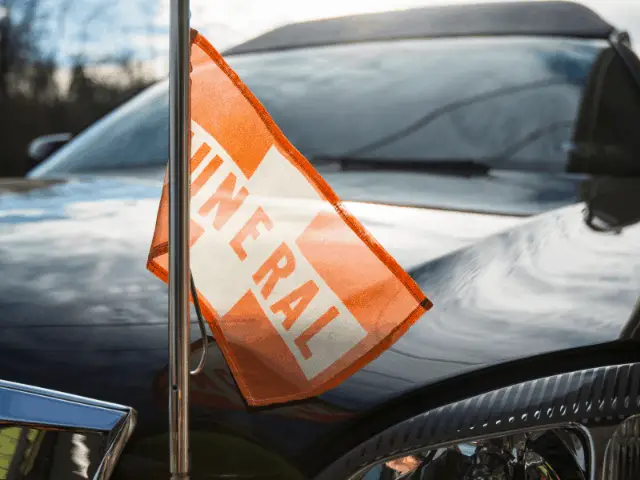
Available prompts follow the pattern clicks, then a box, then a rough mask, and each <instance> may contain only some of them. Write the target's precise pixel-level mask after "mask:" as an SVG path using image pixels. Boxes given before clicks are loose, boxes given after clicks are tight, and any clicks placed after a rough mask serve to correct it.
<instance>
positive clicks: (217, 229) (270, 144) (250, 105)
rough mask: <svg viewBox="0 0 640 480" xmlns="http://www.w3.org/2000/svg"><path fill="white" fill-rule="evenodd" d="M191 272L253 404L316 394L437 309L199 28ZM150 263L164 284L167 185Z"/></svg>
mask: <svg viewBox="0 0 640 480" xmlns="http://www.w3.org/2000/svg"><path fill="white" fill-rule="evenodd" d="M192 33H193V34H192V45H191V102H190V109H191V150H190V171H191V197H190V232H191V233H190V234H191V243H190V245H191V247H190V248H191V272H192V274H193V278H194V282H195V285H196V288H197V289H198V297H199V300H200V303H201V308H202V311H203V314H204V316H205V318H206V320H207V322H208V323H209V326H210V327H211V329H212V331H213V334H214V336H215V338H216V340H217V343H218V346H219V347H220V349H221V350H222V353H223V354H224V357H225V359H226V361H227V362H228V364H229V367H230V368H231V371H232V373H233V375H234V378H235V380H236V382H237V384H238V387H239V388H240V391H241V392H242V394H243V395H244V397H245V399H246V400H247V402H248V403H249V404H250V405H256V406H257V405H268V404H272V403H280V402H287V401H291V400H300V399H304V398H309V397H312V396H316V395H319V394H321V393H323V392H325V391H327V390H329V389H331V388H333V387H335V386H336V385H338V384H339V383H340V382H342V381H343V380H344V379H345V378H347V377H348V376H350V375H352V374H353V373H355V372H356V371H358V370H359V369H360V368H362V367H363V366H364V365H366V364H367V363H368V362H370V361H371V360H373V359H374V358H376V357H377V356H379V355H380V354H381V353H382V352H383V351H384V350H385V349H387V348H388V347H389V346H390V345H391V344H392V343H393V342H395V341H396V340H397V339H398V338H399V337H400V336H401V335H402V334H403V333H405V332H406V331H407V329H408V328H409V327H410V326H411V325H412V324H413V323H414V322H415V321H416V320H417V319H418V318H419V317H420V316H421V315H422V314H423V313H424V312H425V311H427V310H428V309H429V308H430V307H431V303H430V302H429V300H427V298H426V297H425V295H424V294H423V293H422V292H421V291H420V288H419V287H418V286H417V284H416V283H415V282H414V281H413V279H411V277H410V276H409V275H408V274H407V273H406V272H405V271H404V270H403V269H402V268H401V267H400V266H399V265H398V264H397V263H396V261H395V260H394V259H393V258H392V257H391V256H390V255H389V254H388V253H387V252H386V251H385V250H384V249H383V248H382V247H381V246H380V245H379V244H378V243H377V242H376V241H375V240H374V239H373V238H372V237H371V236H370V234H369V233H368V232H367V231H366V230H365V229H364V227H363V226H362V225H361V224H360V223H359V222H358V221H357V220H356V219H355V218H354V217H353V216H351V215H350V214H349V213H348V212H347V211H346V210H345V209H344V207H343V206H342V204H341V203H340V200H339V199H338V197H337V196H336V195H335V193H334V192H333V191H332V190H331V188H330V187H329V186H328V184H327V183H326V182H325V181H324V180H323V179H322V177H321V176H320V175H319V174H318V173H317V172H316V171H315V170H314V168H313V167H312V166H311V164H310V163H309V162H308V161H307V160H306V159H305V158H304V157H303V156H302V154H300V153H299V152H298V151H297V150H296V149H295V147H294V146H293V145H292V144H291V143H290V142H289V141H288V140H287V139H286V138H285V136H284V135H283V133H282V132H281V131H280V129H279V128H278V127H277V126H276V124H275V123H274V122H273V120H272V119H271V117H270V116H269V114H268V113H267V112H266V110H265V109H264V108H263V106H262V105H261V104H260V102H259V101H258V100H257V99H256V98H255V97H254V95H253V94H252V93H251V92H250V91H249V89H248V88H247V87H246V86H245V85H244V84H243V83H242V81H241V80H240V79H239V78H238V76H237V75H236V73H235V72H233V70H231V68H230V67H229V66H228V65H227V64H226V62H225V61H224V60H223V59H222V57H221V56H220V55H219V54H218V52H216V51H215V49H214V48H213V47H212V46H211V44H210V43H209V42H208V41H207V40H206V39H205V38H204V37H202V36H201V35H200V34H199V33H197V32H195V31H193V32H192ZM166 182H167V181H166V179H165V184H164V188H163V191H162V197H161V200H160V207H159V210H158V218H157V221H156V229H155V233H154V236H153V241H152V245H151V250H150V253H149V259H148V263H147V267H148V269H149V270H150V271H151V272H153V273H154V274H155V275H156V276H157V277H159V278H160V279H162V280H163V281H164V282H167V281H168V272H167V268H168V254H167V251H168V223H169V220H168V185H167V183H166Z"/></svg>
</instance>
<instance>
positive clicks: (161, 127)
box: [34, 37, 602, 175]
mask: <svg viewBox="0 0 640 480" xmlns="http://www.w3.org/2000/svg"><path fill="white" fill-rule="evenodd" d="M601 48H602V44H601V42H596V41H587V40H570V39H556V38H528V37H522V38H458V39H437V40H436V39H422V40H402V41H400V40H398V41H388V42H374V43H365V44H353V45H337V46H329V47H321V48H312V49H299V50H290V51H280V52H269V53H260V54H248V55H247V54H245V55H239V56H230V57H228V58H227V61H228V62H229V63H230V64H231V66H232V67H233V68H234V69H235V70H236V71H237V72H238V74H239V75H240V77H241V78H242V79H243V80H244V81H245V83H246V84H247V85H248V86H249V88H250V89H251V90H252V91H253V92H254V93H255V95H256V96H257V97H258V99H259V100H260V101H261V102H262V103H263V104H264V105H265V107H266V108H267V110H268V111H269V113H270V114H271V115H272V116H273V117H274V119H275V121H276V123H277V124H278V125H279V126H280V128H281V129H282V130H283V131H284V133H285V134H286V135H287V136H288V137H289V139H290V140H291V141H292V143H293V144H294V145H295V146H296V147H297V148H298V149H299V150H301V151H302V153H303V154H305V155H306V156H307V157H309V158H313V157H318V156H320V157H336V156H354V155H360V154H366V156H367V157H382V158H397V159H401V160H402V159H408V158H411V159H415V158H425V159H428V158H448V159H465V160H474V159H475V160H479V161H482V162H484V163H486V162H487V160H491V159H494V165H492V167H494V168H505V169H534V170H535V169H538V170H546V171H548V170H552V171H558V172H560V171H565V163H566V144H567V143H568V142H569V141H570V139H571V134H572V130H573V124H574V121H575V117H576V113H577V110H578V105H579V101H580V96H581V93H582V89H583V87H584V83H585V81H586V78H587V76H588V73H589V71H590V69H591V66H592V64H593V61H594V58H595V56H596V55H597V53H598V51H599V50H600V49H601ZM167 138H168V87H167V82H166V81H165V82H161V83H159V84H158V85H156V86H154V87H152V88H151V89H149V90H148V91H146V92H145V93H143V94H142V95H140V96H138V97H137V98H136V99H135V100H133V101H132V102H130V103H128V104H127V105H125V106H124V107H122V108H120V109H118V110H116V111H115V112H114V113H113V114H111V115H110V116H108V117H107V118H105V119H103V120H102V121H100V122H98V124H96V125H94V126H93V127H92V128H90V129H89V130H87V131H86V132H85V133H83V134H82V135H80V136H79V137H78V138H77V139H76V140H75V141H74V142H72V143H71V144H70V145H68V146H66V147H65V148H63V149H61V150H60V151H59V152H57V153H56V154H55V155H54V156H53V157H52V158H51V159H50V161H48V162H46V163H45V164H44V165H42V166H40V167H39V168H38V169H36V170H35V171H34V175H44V174H55V173H65V172H83V171H84V172H91V171H104V170H117V169H130V168H143V167H156V168H161V167H164V166H165V165H166V161H167V157H168V145H167ZM497 159H500V160H497ZM505 160H506V161H505Z"/></svg>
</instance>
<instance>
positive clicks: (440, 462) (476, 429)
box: [318, 363, 640, 480]
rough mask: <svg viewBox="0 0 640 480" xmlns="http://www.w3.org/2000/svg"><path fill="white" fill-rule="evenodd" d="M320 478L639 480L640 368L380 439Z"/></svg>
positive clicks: (482, 399)
mask: <svg viewBox="0 0 640 480" xmlns="http://www.w3.org/2000/svg"><path fill="white" fill-rule="evenodd" d="M318 478H321V479H324V478H326V479H338V478H349V479H364V480H379V479H387V478H388V479H396V478H406V479H411V480H413V479H436V480H592V479H593V480H595V479H598V480H599V479H605V480H631V479H635V480H640V363H630V364H623V365H614V366H606V367H599V368H591V369H585V370H579V371H574V372H569V373H564V374H560V375H554V376H549V377H544V378H539V379H535V380H531V381H526V382H522V383H518V384H515V385H510V386H507V387H504V388H499V389H496V390H492V391H489V392H486V393H483V394H481V395H476V396H474V397H470V398H467V399H464V400H461V401H457V402H454V403H450V404H448V405H444V406H441V407H439V408H436V409H434V410H430V411H427V412H425V413H423V414H421V415H418V416H416V417H413V418H411V419H409V420H406V421H404V422H402V423H400V424H397V425H395V426H393V427H391V428H389V429H387V430H385V431H383V432H381V433H379V434H378V435H376V436H374V437H373V438H371V439H369V440H368V441H366V442H364V443H362V444H361V445H359V446H358V447H356V448H354V449H353V450H351V451H350V452H349V453H348V454H347V455H345V456H343V457H342V458H340V459H339V460H338V461H336V462H335V463H334V464H333V465H331V466H330V467H329V468H328V469H327V470H326V471H324V472H323V473H322V474H321V475H320V476H319V477H318Z"/></svg>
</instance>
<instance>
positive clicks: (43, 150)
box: [28, 133, 73, 165]
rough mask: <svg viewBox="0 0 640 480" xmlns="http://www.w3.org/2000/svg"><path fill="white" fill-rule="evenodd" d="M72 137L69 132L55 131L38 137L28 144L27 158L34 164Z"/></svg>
mask: <svg viewBox="0 0 640 480" xmlns="http://www.w3.org/2000/svg"><path fill="white" fill-rule="evenodd" d="M72 137H73V136H72V135H71V134H70V133H56V134H53V135H44V136H42V137H38V138H36V139H35V140H33V141H32V142H31V143H30V144H29V150H28V154H29V158H30V159H31V161H32V162H33V164H34V165H35V164H38V163H40V162H42V161H43V160H45V159H46V158H47V157H49V156H50V155H51V154H52V153H53V152H55V151H56V150H58V149H59V148H60V147H62V146H63V145H65V144H66V143H68V142H69V140H71V138H72Z"/></svg>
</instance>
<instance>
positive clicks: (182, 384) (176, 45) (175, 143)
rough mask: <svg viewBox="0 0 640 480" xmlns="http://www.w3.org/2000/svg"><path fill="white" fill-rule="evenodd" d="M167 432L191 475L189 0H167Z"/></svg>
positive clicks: (178, 475) (178, 465) (179, 468)
mask: <svg viewBox="0 0 640 480" xmlns="http://www.w3.org/2000/svg"><path fill="white" fill-rule="evenodd" d="M170 42H171V44H170V47H169V55H170V64H169V77H170V82H169V112H170V114H169V127H170V133H169V356H170V360H169V378H170V379H171V385H170V388H169V434H170V448H169V455H170V468H171V478H172V480H178V479H180V480H186V479H188V478H189V340H190V336H189V333H190V332H189V158H188V155H189V139H190V136H189V130H190V128H189V61H190V54H191V49H190V29H189V0H171V33H170Z"/></svg>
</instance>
